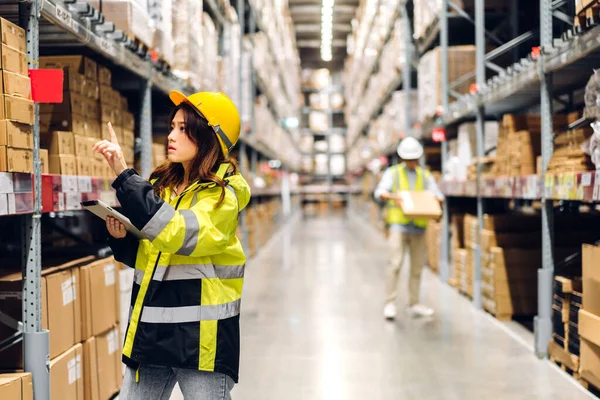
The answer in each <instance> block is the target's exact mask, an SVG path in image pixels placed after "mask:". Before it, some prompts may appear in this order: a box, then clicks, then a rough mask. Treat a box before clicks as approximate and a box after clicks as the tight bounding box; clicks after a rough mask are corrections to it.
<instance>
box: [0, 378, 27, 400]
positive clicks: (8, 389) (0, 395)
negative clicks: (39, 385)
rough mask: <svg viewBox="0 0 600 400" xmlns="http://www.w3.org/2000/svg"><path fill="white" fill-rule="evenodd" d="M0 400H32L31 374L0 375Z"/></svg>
mask: <svg viewBox="0 0 600 400" xmlns="http://www.w3.org/2000/svg"><path fill="white" fill-rule="evenodd" d="M0 399H11V400H33V379H32V377H31V374H29V373H8V374H0Z"/></svg>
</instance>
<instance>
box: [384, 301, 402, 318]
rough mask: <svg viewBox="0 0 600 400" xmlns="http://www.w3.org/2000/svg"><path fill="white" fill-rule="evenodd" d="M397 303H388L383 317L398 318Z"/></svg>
mask: <svg viewBox="0 0 600 400" xmlns="http://www.w3.org/2000/svg"><path fill="white" fill-rule="evenodd" d="M397 313H398V312H397V310H396V305H395V304H394V303H387V304H386V305H385V307H384V308H383V317H384V318H385V319H387V320H389V321H391V320H394V319H396V314H397Z"/></svg>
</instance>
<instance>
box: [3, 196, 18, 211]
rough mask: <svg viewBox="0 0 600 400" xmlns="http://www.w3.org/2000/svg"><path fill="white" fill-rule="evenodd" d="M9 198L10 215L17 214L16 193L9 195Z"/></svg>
mask: <svg viewBox="0 0 600 400" xmlns="http://www.w3.org/2000/svg"><path fill="white" fill-rule="evenodd" d="M6 196H7V198H8V214H9V215H11V214H16V213H17V201H16V200H17V199H16V197H15V194H14V193H9V194H7V195H6Z"/></svg>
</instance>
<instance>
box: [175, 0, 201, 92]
mask: <svg viewBox="0 0 600 400" xmlns="http://www.w3.org/2000/svg"><path fill="white" fill-rule="evenodd" d="M202 4H203V2H202V0H174V3H173V45H174V46H173V52H174V54H176V55H177V56H176V57H175V59H174V62H173V65H172V68H173V72H174V73H175V74H176V75H177V76H179V77H180V78H182V79H184V80H185V81H186V82H188V83H189V84H190V85H192V86H193V87H194V88H196V89H201V88H202V73H203V71H202V66H203V65H204V64H205V62H204V61H205V60H204V53H203V49H202V35H203V24H202V22H203V21H202ZM190 21H194V23H193V24H191V23H190Z"/></svg>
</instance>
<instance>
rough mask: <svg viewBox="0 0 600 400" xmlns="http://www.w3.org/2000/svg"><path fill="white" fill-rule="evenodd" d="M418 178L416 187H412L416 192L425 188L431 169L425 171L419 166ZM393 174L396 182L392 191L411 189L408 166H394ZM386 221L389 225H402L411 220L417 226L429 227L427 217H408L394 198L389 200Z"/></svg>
mask: <svg viewBox="0 0 600 400" xmlns="http://www.w3.org/2000/svg"><path fill="white" fill-rule="evenodd" d="M416 171H417V180H416V182H415V187H414V188H413V189H412V190H413V191H415V192H418V191H422V190H425V179H424V177H425V178H427V179H429V171H424V170H423V169H422V168H421V167H417V169H416ZM392 174H393V175H394V184H393V186H392V193H397V192H399V191H410V190H411V188H410V184H409V182H408V175H407V173H406V168H405V167H404V165H402V164H400V165H396V166H394V167H392ZM386 222H387V224H388V225H392V224H400V225H409V224H410V223H411V222H412V223H414V224H415V226H417V227H419V228H426V227H427V222H428V221H427V219H422V218H417V219H414V220H412V219H409V218H407V217H406V216H405V215H404V213H403V212H402V209H401V208H400V207H398V206H397V205H396V202H395V201H393V200H390V201H388V210H387V218H386Z"/></svg>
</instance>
